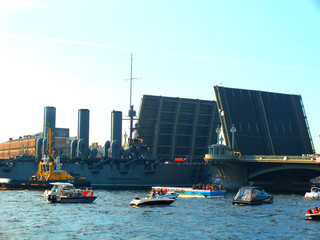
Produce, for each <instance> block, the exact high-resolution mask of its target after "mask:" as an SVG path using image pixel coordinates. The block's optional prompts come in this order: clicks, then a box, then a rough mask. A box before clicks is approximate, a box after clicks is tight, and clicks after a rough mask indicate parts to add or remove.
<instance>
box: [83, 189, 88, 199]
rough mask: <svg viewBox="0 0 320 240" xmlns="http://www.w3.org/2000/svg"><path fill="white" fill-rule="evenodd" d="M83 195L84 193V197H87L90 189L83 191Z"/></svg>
mask: <svg viewBox="0 0 320 240" xmlns="http://www.w3.org/2000/svg"><path fill="white" fill-rule="evenodd" d="M82 195H83V196H84V197H86V196H87V195H88V189H86V190H84V191H83V192H82Z"/></svg>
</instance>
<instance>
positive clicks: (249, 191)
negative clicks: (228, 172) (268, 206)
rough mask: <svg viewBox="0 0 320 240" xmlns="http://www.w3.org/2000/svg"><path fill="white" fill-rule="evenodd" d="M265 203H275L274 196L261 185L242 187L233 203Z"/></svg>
mask: <svg viewBox="0 0 320 240" xmlns="http://www.w3.org/2000/svg"><path fill="white" fill-rule="evenodd" d="M264 203H273V196H272V195H269V194H268V193H267V192H265V191H264V189H263V188H261V187H242V188H240V189H239V191H238V193H237V195H236V196H235V197H234V198H233V201H232V204H236V205H260V204H264Z"/></svg>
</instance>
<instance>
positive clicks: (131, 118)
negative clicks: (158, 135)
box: [129, 53, 136, 147]
mask: <svg viewBox="0 0 320 240" xmlns="http://www.w3.org/2000/svg"><path fill="white" fill-rule="evenodd" d="M130 70H131V71H130V110H129V117H130V134H129V147H130V146H132V133H133V117H135V116H136V111H135V110H134V109H133V105H132V103H131V101H132V53H131V69H130Z"/></svg>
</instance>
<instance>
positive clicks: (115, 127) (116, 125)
mask: <svg viewBox="0 0 320 240" xmlns="http://www.w3.org/2000/svg"><path fill="white" fill-rule="evenodd" d="M121 138H122V112H121V111H115V110H113V111H112V112H111V143H113V142H114V141H116V143H115V144H117V147H116V148H114V150H115V151H116V153H114V152H113V153H112V155H113V156H117V157H120V151H121V144H122V141H121Z"/></svg>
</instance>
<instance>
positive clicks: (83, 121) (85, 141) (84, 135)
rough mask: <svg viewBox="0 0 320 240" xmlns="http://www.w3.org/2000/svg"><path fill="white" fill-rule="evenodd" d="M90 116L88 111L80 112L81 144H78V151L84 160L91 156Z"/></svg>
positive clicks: (79, 130)
mask: <svg viewBox="0 0 320 240" xmlns="http://www.w3.org/2000/svg"><path fill="white" fill-rule="evenodd" d="M89 114H90V112H89V110H88V109H79V110H78V140H79V143H80V141H81V144H79V143H78V150H79V151H80V152H81V154H82V157H83V158H84V159H88V156H89ZM78 154H80V153H78ZM81 154H80V155H81Z"/></svg>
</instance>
